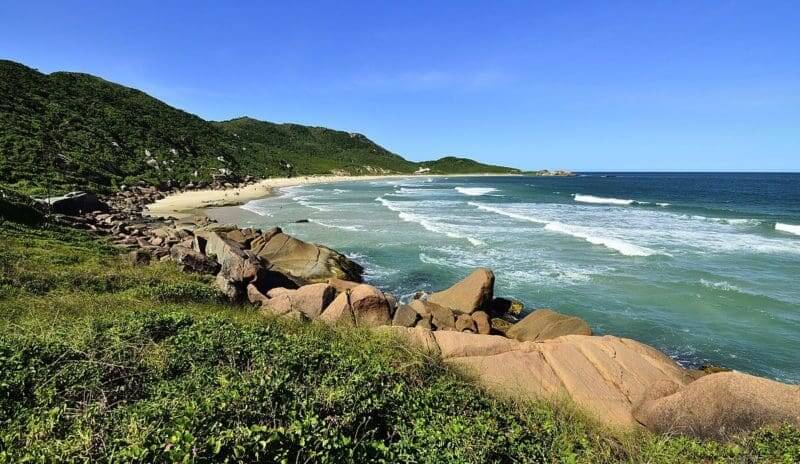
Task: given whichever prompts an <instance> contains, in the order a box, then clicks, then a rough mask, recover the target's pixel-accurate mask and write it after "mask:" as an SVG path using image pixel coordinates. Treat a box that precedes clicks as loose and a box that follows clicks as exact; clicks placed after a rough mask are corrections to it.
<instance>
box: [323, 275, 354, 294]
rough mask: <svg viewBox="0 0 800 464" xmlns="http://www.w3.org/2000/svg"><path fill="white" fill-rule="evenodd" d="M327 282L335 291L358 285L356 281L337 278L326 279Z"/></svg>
mask: <svg viewBox="0 0 800 464" xmlns="http://www.w3.org/2000/svg"><path fill="white" fill-rule="evenodd" d="M328 284H330V285H331V286H332V287H333V288H335V289H336V291H337V292H339V293H342V292H346V291H347V290H351V289H353V288H355V287H358V286H359V285H360V284H359V283H358V282H351V281H349V280H342V279H337V278H331V279H328Z"/></svg>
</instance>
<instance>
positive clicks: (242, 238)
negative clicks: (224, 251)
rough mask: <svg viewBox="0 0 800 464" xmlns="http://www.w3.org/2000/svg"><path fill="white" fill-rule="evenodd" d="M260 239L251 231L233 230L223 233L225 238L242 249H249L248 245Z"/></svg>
mask: <svg viewBox="0 0 800 464" xmlns="http://www.w3.org/2000/svg"><path fill="white" fill-rule="evenodd" d="M258 237H260V235H259V234H258V233H256V231H255V230H253V229H250V228H248V229H234V230H231V231H229V232H227V233H225V238H227V239H228V240H233V241H234V242H236V243H238V244H240V245H241V247H242V248H245V249H247V248H250V243H251V242H252V241H253V240H255V239H257V238H258Z"/></svg>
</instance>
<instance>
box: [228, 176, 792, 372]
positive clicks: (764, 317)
mask: <svg viewBox="0 0 800 464" xmlns="http://www.w3.org/2000/svg"><path fill="white" fill-rule="evenodd" d="M243 208H245V209H247V210H249V211H252V212H255V213H258V214H259V215H260V216H261V219H260V220H259V221H255V224H254V225H257V226H260V227H269V226H273V225H280V226H281V227H283V228H284V230H286V231H287V232H289V233H291V234H293V235H296V236H298V237H300V238H303V239H305V240H311V241H315V242H320V243H324V244H327V245H329V246H331V247H333V248H336V249H338V250H340V251H343V252H345V253H346V254H348V255H349V256H351V257H353V258H354V259H356V260H357V261H358V262H360V263H362V264H363V265H365V267H366V269H367V275H366V278H367V280H368V281H369V282H371V283H373V284H374V285H377V286H379V287H381V288H383V289H385V290H389V291H392V292H395V293H396V294H397V295H399V296H405V297H407V296H408V295H410V294H412V293H413V292H415V291H417V290H436V289H439V288H442V287H445V286H448V285H450V284H451V283H452V282H454V281H456V280H458V279H460V278H462V277H464V276H465V275H466V274H467V273H468V272H469V269H470V268H473V267H476V266H486V267H489V268H491V269H493V270H494V272H495V274H496V276H497V284H496V292H497V294H498V295H503V296H510V297H514V298H517V299H519V300H521V301H523V302H525V304H526V306H527V307H529V308H536V307H551V308H554V309H556V310H558V311H561V312H564V313H569V314H574V315H577V316H580V317H582V318H584V319H586V320H587V321H589V323H590V324H591V326H592V327H593V329H594V330H595V331H596V332H597V333H601V334H602V333H609V334H614V335H620V336H626V337H631V338H635V339H637V340H641V341H644V342H646V343H649V344H651V345H654V346H656V347H658V348H659V349H661V350H663V351H665V352H667V353H668V354H669V355H671V356H673V357H674V358H675V359H676V360H678V361H679V362H681V363H683V364H684V365H687V366H698V365H701V364H704V363H712V364H715V365H720V366H725V367H730V368H734V369H739V370H742V371H745V372H750V373H754V374H758V375H764V376H768V377H771V378H775V379H779V380H782V381H787V382H793V383H800V226H798V225H800V175H795V174H587V175H582V176H579V177H574V178H540V177H474V178H458V177H452V178H425V177H421V178H420V177H416V178H409V179H387V180H380V181H362V182H352V183H337V184H329V185H310V186H304V187H295V188H289V189H285V190H283V191H281V193H280V194H279V195H277V196H275V197H272V198H268V199H263V200H257V201H254V202H251V203H249V204H248V205H245V206H244V207H243ZM300 219H308V220H310V221H311V222H309V223H300V224H297V223H294V221H297V220H300ZM792 226H798V227H797V228H794V227H792Z"/></svg>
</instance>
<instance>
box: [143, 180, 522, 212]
mask: <svg viewBox="0 0 800 464" xmlns="http://www.w3.org/2000/svg"><path fill="white" fill-rule="evenodd" d="M483 175H491V176H505V175H508V174H446V175H444V174H430V175H423V176H413V175H409V174H398V175H381V176H299V177H279V178H271V179H264V180H261V181H259V182H256V183H255V184H252V185H248V186H246V187H241V188H231V189H224V190H211V189H208V190H192V191H188V192H182V193H177V194H174V195H170V196H168V197H166V198H164V199H161V200H158V201H156V202H155V203H152V204H150V205H148V207H147V210H148V212H149V213H150V214H151V215H153V216H159V217H166V216H171V217H175V218H183V217H187V216H191V215H193V214H196V213H198V212H200V210H203V209H205V208H219V207H223V206H238V205H243V204H245V203H247V202H248V201H252V200H257V199H259V198H264V197H267V196H269V195H272V193H273V191H274V190H275V189H278V188H282V187H294V186H297V185H309V184H329V183H333V182H352V181H367V180H376V179H392V178H395V179H398V178H399V179H402V178H409V177H477V176H483ZM514 175H516V174H514Z"/></svg>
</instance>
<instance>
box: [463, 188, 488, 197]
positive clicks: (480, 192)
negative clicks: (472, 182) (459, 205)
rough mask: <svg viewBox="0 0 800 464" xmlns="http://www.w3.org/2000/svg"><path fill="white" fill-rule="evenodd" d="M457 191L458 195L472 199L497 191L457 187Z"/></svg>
mask: <svg viewBox="0 0 800 464" xmlns="http://www.w3.org/2000/svg"><path fill="white" fill-rule="evenodd" d="M455 190H456V192H458V193H461V194H463V195H469V196H471V197H479V196H481V195H486V194H487V193H492V192H496V191H497V189H496V188H493V187H456V188H455Z"/></svg>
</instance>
